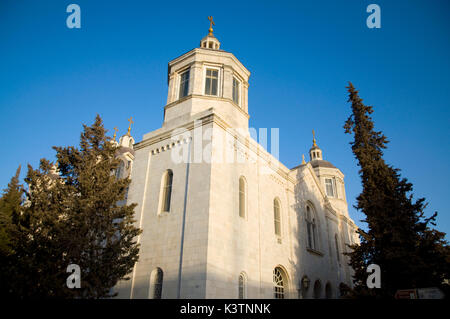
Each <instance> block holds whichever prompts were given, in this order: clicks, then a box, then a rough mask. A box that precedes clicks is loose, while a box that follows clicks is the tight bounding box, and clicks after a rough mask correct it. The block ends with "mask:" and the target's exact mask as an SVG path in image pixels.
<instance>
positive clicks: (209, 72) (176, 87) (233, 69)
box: [163, 17, 250, 129]
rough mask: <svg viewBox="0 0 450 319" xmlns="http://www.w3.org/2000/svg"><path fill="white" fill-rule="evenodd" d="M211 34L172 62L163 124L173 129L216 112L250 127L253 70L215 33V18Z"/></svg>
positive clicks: (234, 123) (230, 121)
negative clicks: (251, 75) (228, 48)
mask: <svg viewBox="0 0 450 319" xmlns="http://www.w3.org/2000/svg"><path fill="white" fill-rule="evenodd" d="M208 19H209V21H210V27H209V32H208V34H207V35H206V36H205V37H204V38H203V39H202V40H201V41H200V47H198V48H195V49H193V50H191V51H189V52H187V53H185V54H183V55H182V56H180V57H178V58H175V59H174V60H172V61H170V62H169V67H168V85H169V89H168V94H167V104H166V106H165V107H164V123H163V127H167V128H171V127H176V126H178V125H182V124H184V123H186V122H188V121H192V120H193V119H195V118H196V117H198V116H201V115H202V114H205V112H212V113H215V114H216V115H218V116H219V117H220V118H222V119H223V120H224V121H225V122H227V123H228V125H230V126H231V127H234V128H245V129H248V119H249V114H248V87H249V84H248V80H249V77H250V72H249V71H248V70H247V69H246V68H245V67H244V65H242V63H241V62H240V61H239V60H238V59H237V58H236V57H235V56H234V55H233V54H232V53H230V52H227V51H224V50H222V49H221V48H220V47H221V43H220V41H219V40H218V39H217V38H216V37H215V36H214V34H213V28H212V26H213V25H215V23H214V21H213V19H212V17H208Z"/></svg>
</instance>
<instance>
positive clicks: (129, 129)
mask: <svg viewBox="0 0 450 319" xmlns="http://www.w3.org/2000/svg"><path fill="white" fill-rule="evenodd" d="M128 122H130V125H129V126H128V134H130V131H131V124H133V123H134V122H133V117H130V118H129V119H128Z"/></svg>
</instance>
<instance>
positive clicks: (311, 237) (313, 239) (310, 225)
mask: <svg viewBox="0 0 450 319" xmlns="http://www.w3.org/2000/svg"><path fill="white" fill-rule="evenodd" d="M306 230H307V235H308V242H307V245H308V248H311V249H315V250H317V249H318V247H317V225H316V217H315V213H314V211H313V209H312V208H311V207H309V205H308V206H306Z"/></svg>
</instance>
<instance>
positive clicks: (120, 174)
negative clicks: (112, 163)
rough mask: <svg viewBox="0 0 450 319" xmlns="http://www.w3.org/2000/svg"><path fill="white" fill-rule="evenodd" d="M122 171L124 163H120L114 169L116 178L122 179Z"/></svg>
mask: <svg viewBox="0 0 450 319" xmlns="http://www.w3.org/2000/svg"><path fill="white" fill-rule="evenodd" d="M124 169H125V163H124V162H123V161H120V163H119V165H118V166H117V168H116V178H121V177H122V174H123V171H124Z"/></svg>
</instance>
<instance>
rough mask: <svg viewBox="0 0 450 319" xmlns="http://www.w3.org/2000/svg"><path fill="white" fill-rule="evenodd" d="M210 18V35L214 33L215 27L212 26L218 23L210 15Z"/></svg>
mask: <svg viewBox="0 0 450 319" xmlns="http://www.w3.org/2000/svg"><path fill="white" fill-rule="evenodd" d="M208 20H209V35H213V28H212V26H213V25H216V24H215V23H214V21H213V17H212V16H209V17H208Z"/></svg>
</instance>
